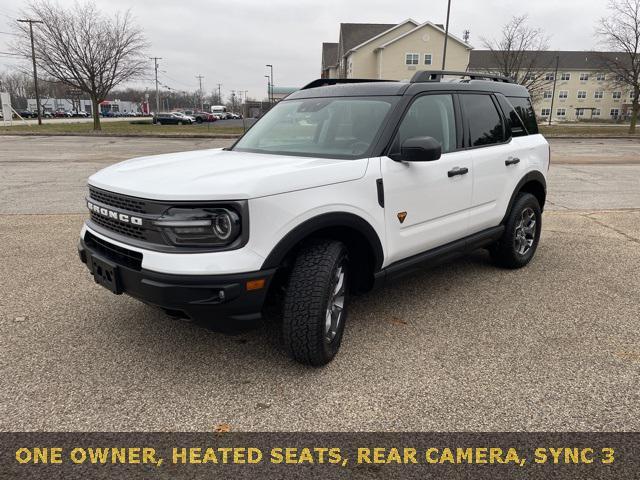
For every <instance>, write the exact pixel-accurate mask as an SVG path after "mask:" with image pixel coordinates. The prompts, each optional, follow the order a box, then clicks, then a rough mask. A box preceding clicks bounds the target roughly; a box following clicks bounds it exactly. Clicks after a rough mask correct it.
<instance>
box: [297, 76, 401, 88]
mask: <svg viewBox="0 0 640 480" xmlns="http://www.w3.org/2000/svg"><path fill="white" fill-rule="evenodd" d="M393 81H394V80H380V79H379V78H376V79H374V78H318V79H317V80H314V81H313V82H311V83H307V84H306V85H305V86H304V87H302V88H301V89H300V90H307V89H309V88H316V87H326V86H328V85H338V84H341V83H367V82H393Z"/></svg>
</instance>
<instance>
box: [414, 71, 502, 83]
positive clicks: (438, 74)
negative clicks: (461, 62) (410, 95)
mask: <svg viewBox="0 0 640 480" xmlns="http://www.w3.org/2000/svg"><path fill="white" fill-rule="evenodd" d="M445 75H447V76H454V77H469V79H470V80H490V81H493V82H503V83H514V82H513V80H512V79H511V78H508V77H502V76H500V75H492V74H490V73H479V72H454V71H449V70H422V71H419V72H416V73H414V74H413V77H411V83H421V82H441V81H442V77H444V76H445Z"/></svg>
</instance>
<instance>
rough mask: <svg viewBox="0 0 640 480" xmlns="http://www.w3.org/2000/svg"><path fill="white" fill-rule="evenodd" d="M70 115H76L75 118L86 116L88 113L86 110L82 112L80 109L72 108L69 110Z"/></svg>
mask: <svg viewBox="0 0 640 480" xmlns="http://www.w3.org/2000/svg"><path fill="white" fill-rule="evenodd" d="M71 116H72V117H76V118H87V117H88V116H89V114H88V113H87V112H83V111H82V110H80V111H78V110H72V111H71Z"/></svg>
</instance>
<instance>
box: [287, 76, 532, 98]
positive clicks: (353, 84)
mask: <svg viewBox="0 0 640 480" xmlns="http://www.w3.org/2000/svg"><path fill="white" fill-rule="evenodd" d="M348 80H349V83H337V84H335V85H323V86H319V87H316V86H315V85H316V84H321V83H322V82H321V80H317V81H314V82H312V83H310V84H309V87H310V88H309V87H307V88H302V89H301V90H298V91H296V92H294V93H292V94H291V95H289V96H288V97H287V98H286V100H294V99H297V98H316V97H360V96H363V97H364V96H389V95H404V94H407V95H415V94H417V93H420V92H427V91H480V92H495V93H502V94H503V95H505V96H507V97H528V96H529V92H527V89H526V88H525V87H523V86H522V85H518V84H515V83H505V82H499V81H490V80H462V81H427V82H396V81H371V80H369V81H367V80H362V81H361V82H358V81H357V80H356V79H348ZM328 82H331V80H329V81H328Z"/></svg>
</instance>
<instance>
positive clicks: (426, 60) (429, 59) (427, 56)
mask: <svg viewBox="0 0 640 480" xmlns="http://www.w3.org/2000/svg"><path fill="white" fill-rule="evenodd" d="M432 62H433V55H431V54H430V53H425V54H424V64H425V65H431V63H432Z"/></svg>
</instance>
